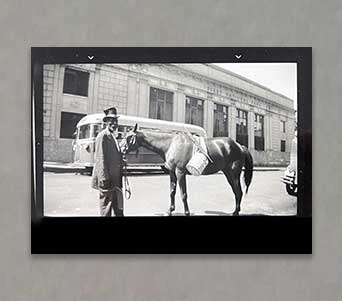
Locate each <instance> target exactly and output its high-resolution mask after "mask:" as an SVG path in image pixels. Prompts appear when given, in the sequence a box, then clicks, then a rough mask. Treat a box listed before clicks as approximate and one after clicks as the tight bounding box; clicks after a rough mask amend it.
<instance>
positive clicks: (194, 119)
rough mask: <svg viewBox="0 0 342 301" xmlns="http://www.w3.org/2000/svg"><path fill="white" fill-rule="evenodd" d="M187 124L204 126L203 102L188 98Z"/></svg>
mask: <svg viewBox="0 0 342 301" xmlns="http://www.w3.org/2000/svg"><path fill="white" fill-rule="evenodd" d="M185 103H186V105H185V123H189V124H194V125H199V126H203V100H201V99H197V98H193V97H188V96H187V97H186V100H185Z"/></svg>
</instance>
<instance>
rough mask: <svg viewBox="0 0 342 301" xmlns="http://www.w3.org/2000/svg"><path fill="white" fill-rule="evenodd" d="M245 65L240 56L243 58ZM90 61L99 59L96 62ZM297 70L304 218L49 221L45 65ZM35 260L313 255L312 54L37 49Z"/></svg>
mask: <svg viewBox="0 0 342 301" xmlns="http://www.w3.org/2000/svg"><path fill="white" fill-rule="evenodd" d="M240 55H241V57H240V58H237V56H240ZM89 56H90V57H93V58H92V59H91V60H90V59H89ZM215 62H217V63H223V62H227V63H228V62H294V63H297V90H298V92H297V98H298V134H297V136H298V175H299V179H298V183H299V187H298V203H297V216H238V217H235V216H191V217H185V216H184V217H183V216H176V217H123V218H119V217H117V218H101V217H67V218H65V217H63V218H62V217H45V216H44V215H43V143H44V141H43V65H44V64H65V63H215ZM31 82H32V85H31V87H32V89H31V96H32V198H31V253H32V254H48V253H50V254H51V253H53V254H61V253H62V254H108V253H116V254H118V253H119V254H123V253H130V254H138V253H139V254H146V253H148V254H165V253H167V254H169V253H174V254H178V253H181V254H223V253H226V254H237V253H239V254H261V253H262V254H265V253H267V254H311V253H312V192H311V187H312V184H311V181H312V158H311V156H312V155H311V153H312V147H311V145H312V143H311V142H312V101H311V99H312V49H311V48H310V47H256V48H249V47H247V48H241V47H220V48H217V47H213V48H202V47H196V48H181V47H174V48H172V47H167V48H153V47H152V48H149V47H146V48H145V47H143V48H140V47H138V48H106V47H105V48H100V47H97V48H87V47H82V48H74V47H71V48H69V47H33V48H31Z"/></svg>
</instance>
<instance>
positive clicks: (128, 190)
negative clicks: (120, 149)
mask: <svg viewBox="0 0 342 301" xmlns="http://www.w3.org/2000/svg"><path fill="white" fill-rule="evenodd" d="M123 175H124V186H125V199H126V200H129V199H130V198H131V195H132V192H131V187H130V186H129V181H128V177H127V161H126V158H125V155H124V166H123Z"/></svg>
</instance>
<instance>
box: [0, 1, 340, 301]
mask: <svg viewBox="0 0 342 301" xmlns="http://www.w3.org/2000/svg"><path fill="white" fill-rule="evenodd" d="M170 2H171V1H170ZM0 14H1V16H0V24H1V29H2V30H1V33H0V37H1V38H0V40H1V46H2V47H1V52H0V63H1V67H2V72H1V75H0V77H1V79H0V95H1V102H0V104H1V110H0V121H1V131H0V133H1V134H0V135H1V136H0V139H1V141H2V152H1V156H0V158H1V159H0V160H1V162H0V163H1V170H2V173H1V181H0V186H1V192H2V194H1V202H0V215H1V216H0V232H1V233H0V251H1V254H0V267H1V273H0V299H1V300H35V301H39V300H51V301H53V300H84V301H85V300H208V299H211V300H302V301H303V300H310V301H312V300H338V297H340V296H341V287H342V255H341V254H342V252H341V249H342V242H341V237H342V218H341V213H340V212H341V210H342V202H341V199H342V193H341V190H340V189H339V187H340V182H341V180H340V174H339V171H340V170H341V168H342V166H341V160H340V149H341V143H342V136H341V131H339V130H337V129H338V128H339V124H340V115H341V113H340V112H341V111H342V105H341V103H342V102H341V72H342V60H341V57H340V53H341V49H342V40H341V33H340V28H341V26H342V22H341V20H342V4H341V1H337V0H335V1H326V2H322V1H317V0H314V1H313V0H304V1H293V0H289V1H266V0H260V1H254V0H247V1H229V2H228V1H207V2H206V1H187V2H185V1H179V0H176V1H172V5H171V3H170V5H168V6H167V5H166V4H165V1H133V0H124V1H123V0H122V1H108V3H107V5H104V3H101V1H82V2H80V1H66V0H63V1H26V2H24V1H18V0H13V1H6V2H5V1H3V3H2V8H1V12H0ZM155 22H160V23H159V24H156V23H155ZM30 46H312V47H313V97H314V98H313V128H314V133H313V148H314V150H313V162H314V166H313V180H314V185H313V195H314V199H313V206H314V210H313V255H312V256H295V255H294V256H281V255H278V256H269V255H261V256H253V255H248V256H242V255H226V256H224V255H222V256H209V255H208V256H204V255H203V256H198V255H196V256H180V255H178V256H176V255H168V256H166V255H165V256H152V255H151V256H146V255H144V256H139V255H134V256H120V255H115V256H114V255H113V256H108V255H107V256H100V255H97V256H90V255H88V256H76V255H75V256H32V255H30V195H31V194H30V188H31V187H30V184H31V182H30V181H31V174H30V165H31V163H30V97H29V95H30V48H29V47H30ZM332 130H333V131H332ZM326 158H327V159H326ZM261 235H262V233H261ZM172 239H174V240H177V233H175V234H174V238H172ZM226 239H228V240H229V230H227V232H226Z"/></svg>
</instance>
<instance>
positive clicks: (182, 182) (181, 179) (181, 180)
mask: <svg viewBox="0 0 342 301" xmlns="http://www.w3.org/2000/svg"><path fill="white" fill-rule="evenodd" d="M176 176H177V180H178V184H179V188H180V192H181V195H182V201H183V204H184V214H185V215H186V216H189V215H190V210H189V206H188V195H187V192H186V174H185V172H183V171H180V170H178V169H177V171H176Z"/></svg>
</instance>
